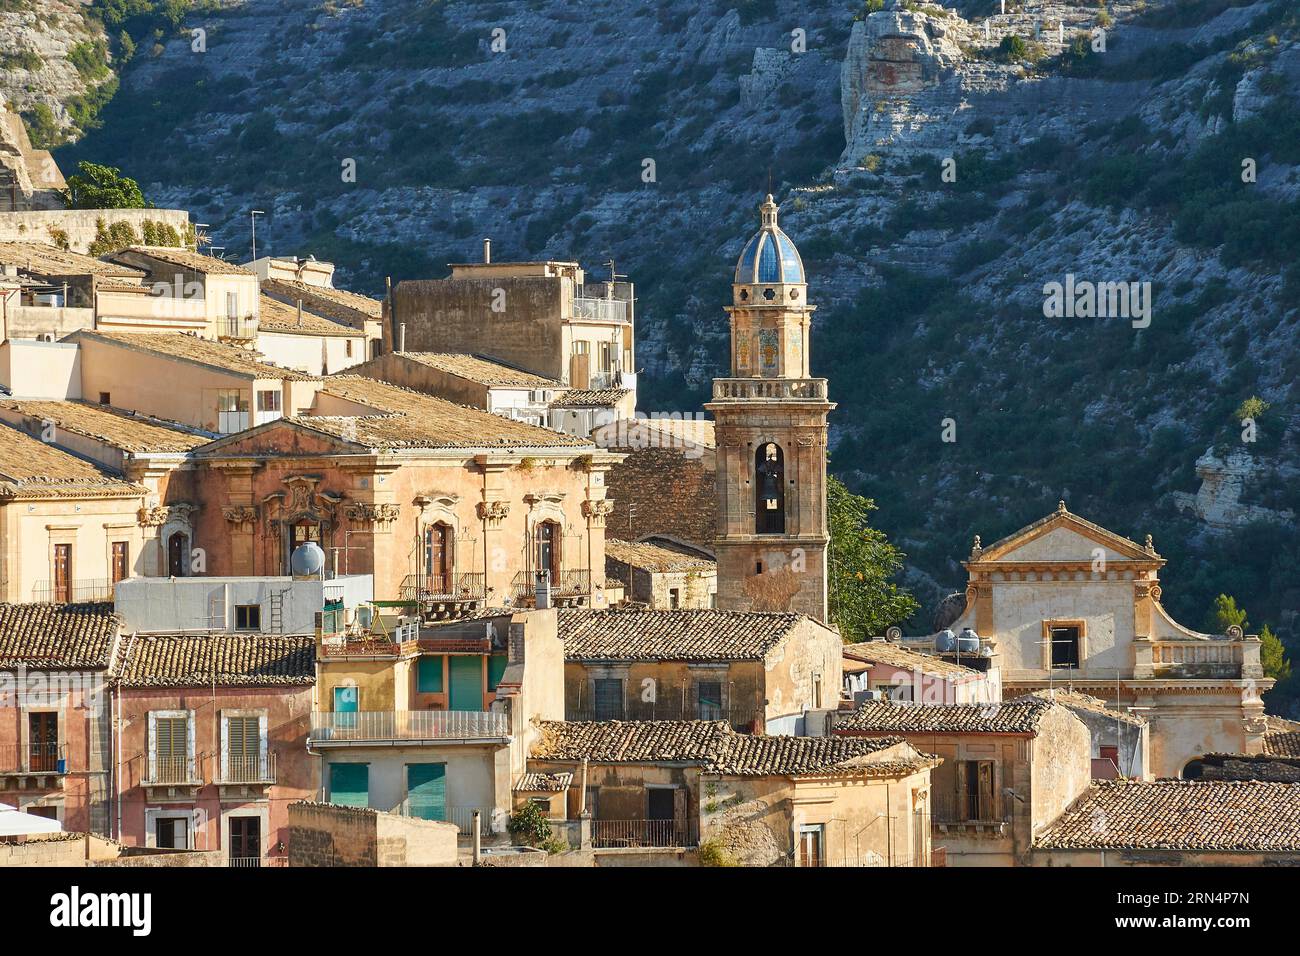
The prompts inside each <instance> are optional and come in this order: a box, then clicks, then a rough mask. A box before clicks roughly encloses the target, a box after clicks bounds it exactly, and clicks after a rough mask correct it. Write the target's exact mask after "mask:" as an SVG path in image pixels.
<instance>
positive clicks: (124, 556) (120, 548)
mask: <svg viewBox="0 0 1300 956" xmlns="http://www.w3.org/2000/svg"><path fill="white" fill-rule="evenodd" d="M112 564H113V583H114V584H116V583H117V582H118V581H125V580H126V578H127V576H128V575H129V574H130V566H131V562H130V556H129V553H128V546H127V543H126V542H125V541H114V542H113V561H112Z"/></svg>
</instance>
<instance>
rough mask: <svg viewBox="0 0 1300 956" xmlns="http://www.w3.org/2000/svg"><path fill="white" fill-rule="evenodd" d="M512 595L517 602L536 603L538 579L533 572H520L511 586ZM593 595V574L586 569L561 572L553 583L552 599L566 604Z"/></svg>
mask: <svg viewBox="0 0 1300 956" xmlns="http://www.w3.org/2000/svg"><path fill="white" fill-rule="evenodd" d="M510 590H511V595H512V596H513V597H514V599H515V601H516V602H518V601H529V602H531V601H534V600H536V598H537V579H536V576H535V575H534V573H533V572H532V571H519V572H518V573H516V574H515V576H514V580H513V581H511V585H510ZM590 594H591V572H590V571H588V570H586V569H585V568H584V569H582V570H577V571H561V572H560V576H559V577H558V578H557V579H556V580H555V581H553V582H552V583H551V599H552V600H553V601H556V600H561V601H564V602H565V603H575V599H576V598H582V597H588V596H589V595H590Z"/></svg>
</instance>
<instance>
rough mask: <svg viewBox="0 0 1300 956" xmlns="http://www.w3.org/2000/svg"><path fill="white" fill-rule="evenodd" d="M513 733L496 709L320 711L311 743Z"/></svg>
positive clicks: (434, 739)
mask: <svg viewBox="0 0 1300 956" xmlns="http://www.w3.org/2000/svg"><path fill="white" fill-rule="evenodd" d="M509 736H510V723H509V719H508V717H507V715H506V714H500V713H496V712H494V711H483V710H396V711H393V710H389V711H354V712H351V713H347V712H329V713H322V712H319V711H318V712H316V713H313V714H312V716H311V733H310V734H309V735H308V743H309V744H310V745H311V746H313V747H350V746H358V745H362V744H380V743H387V744H392V743H396V742H398V741H414V742H422V743H424V742H428V743H433V742H439V741H449V740H456V741H460V740H504V739H505V738H507V737H509Z"/></svg>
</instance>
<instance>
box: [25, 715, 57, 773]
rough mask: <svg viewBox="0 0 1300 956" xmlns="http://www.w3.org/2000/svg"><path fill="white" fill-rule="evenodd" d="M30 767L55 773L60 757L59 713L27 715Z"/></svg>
mask: <svg viewBox="0 0 1300 956" xmlns="http://www.w3.org/2000/svg"><path fill="white" fill-rule="evenodd" d="M27 730H28V734H29V737H28V746H29V754H30V757H31V761H30V767H31V769H32V770H33V771H34V772H37V773H53V772H54V771H55V770H56V769H57V767H56V765H57V763H58V759H59V715H58V714H55V713H40V714H28V715H27Z"/></svg>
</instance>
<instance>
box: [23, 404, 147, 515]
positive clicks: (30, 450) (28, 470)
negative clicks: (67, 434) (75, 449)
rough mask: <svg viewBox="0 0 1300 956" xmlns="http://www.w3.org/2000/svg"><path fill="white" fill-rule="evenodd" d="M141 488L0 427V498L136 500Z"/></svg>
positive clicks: (81, 459) (114, 474)
mask: <svg viewBox="0 0 1300 956" xmlns="http://www.w3.org/2000/svg"><path fill="white" fill-rule="evenodd" d="M144 493H145V488H144V486H143V485H137V484H135V483H134V482H131V481H127V480H126V479H125V478H123V477H122V476H121V475H119V474H116V473H115V472H112V471H109V470H108V469H106V468H101V467H100V466H99V465H96V464H93V463H92V462H89V461H86V460H85V459H84V458H78V457H77V456H76V455H72V454H69V453H68V452H66V451H63V450H62V449H59V448H55V447H54V446H53V445H50V444H47V443H46V442H43V441H39V440H37V439H35V438H32V437H30V436H29V435H27V434H25V433H24V432H21V431H19V430H18V429H17V428H14V427H13V426H11V425H6V424H3V423H0V498H49V497H53V498H82V497H96V498H102V497H127V498H130V497H135V496H136V495H141V494H144Z"/></svg>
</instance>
